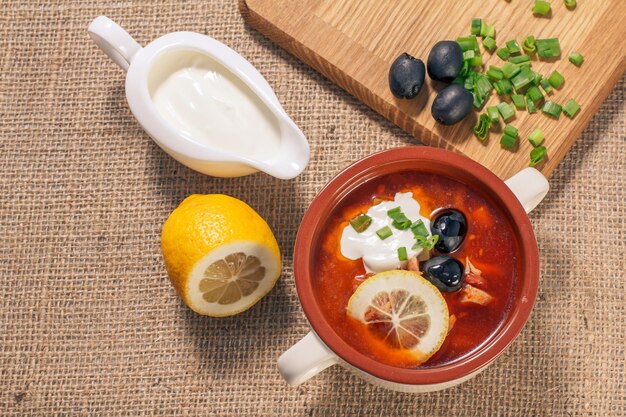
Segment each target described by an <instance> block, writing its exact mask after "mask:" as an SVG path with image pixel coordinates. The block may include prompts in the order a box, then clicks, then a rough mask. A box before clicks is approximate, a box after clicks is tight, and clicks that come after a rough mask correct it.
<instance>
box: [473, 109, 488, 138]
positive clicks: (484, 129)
mask: <svg viewBox="0 0 626 417" xmlns="http://www.w3.org/2000/svg"><path fill="white" fill-rule="evenodd" d="M490 126H491V118H490V117H489V116H488V115H486V114H485V113H483V114H481V115H480V117H479V118H478V122H477V123H476V126H474V128H473V129H472V132H474V134H475V135H476V137H477V138H478V139H480V140H481V141H484V140H485V139H487V134H488V133H489V127H490Z"/></svg>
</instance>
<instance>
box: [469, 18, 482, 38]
mask: <svg viewBox="0 0 626 417" xmlns="http://www.w3.org/2000/svg"><path fill="white" fill-rule="evenodd" d="M482 25H483V20H482V19H480V18H475V19H472V28H471V31H470V32H471V33H472V35H480V28H481V27H482Z"/></svg>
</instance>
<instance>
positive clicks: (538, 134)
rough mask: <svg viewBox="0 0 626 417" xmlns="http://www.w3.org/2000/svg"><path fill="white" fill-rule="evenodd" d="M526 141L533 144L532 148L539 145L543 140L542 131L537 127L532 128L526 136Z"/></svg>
mask: <svg viewBox="0 0 626 417" xmlns="http://www.w3.org/2000/svg"><path fill="white" fill-rule="evenodd" d="M528 141H529V142H530V144H531V145H533V148H536V147H537V146H539V145H541V142H543V132H542V131H541V129H539V128H537V129H535V130H533V131H532V132H531V133H530V135H529V136H528Z"/></svg>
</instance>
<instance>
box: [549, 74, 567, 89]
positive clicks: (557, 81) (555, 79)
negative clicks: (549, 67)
mask: <svg viewBox="0 0 626 417" xmlns="http://www.w3.org/2000/svg"><path fill="white" fill-rule="evenodd" d="M548 82H549V83H550V85H551V86H552V87H554V88H556V89H557V90H558V89H560V88H561V87H563V83H564V82H565V77H563V75H562V74H561V73H560V72H558V71H556V70H554V71H553V72H552V74H550V76H549V77H548Z"/></svg>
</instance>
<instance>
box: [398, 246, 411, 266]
mask: <svg viewBox="0 0 626 417" xmlns="http://www.w3.org/2000/svg"><path fill="white" fill-rule="evenodd" d="M407 259H409V255H408V254H407V253H406V247H405V246H402V247H400V248H398V260H400V261H402V262H404V261H406V260H407Z"/></svg>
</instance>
